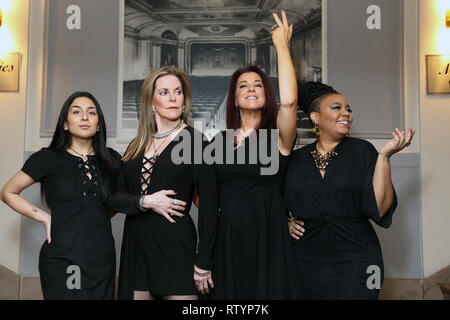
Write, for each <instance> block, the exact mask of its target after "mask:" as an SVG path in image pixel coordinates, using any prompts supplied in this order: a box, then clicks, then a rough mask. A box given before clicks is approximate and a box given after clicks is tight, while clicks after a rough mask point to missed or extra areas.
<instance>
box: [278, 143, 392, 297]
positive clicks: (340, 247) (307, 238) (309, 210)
mask: <svg viewBox="0 0 450 320" xmlns="http://www.w3.org/2000/svg"><path fill="white" fill-rule="evenodd" d="M314 150H316V143H315V142H314V143H312V144H310V145H307V146H305V147H303V148H301V149H299V150H296V151H294V152H293V154H292V157H291V160H290V163H289V168H288V171H287V174H286V180H285V185H284V199H285V204H286V209H287V210H290V211H291V212H292V215H293V217H294V218H296V219H299V220H303V221H304V222H305V225H304V228H305V233H304V236H303V237H301V238H300V240H295V239H291V241H292V243H293V245H294V248H295V254H296V258H297V265H298V274H299V276H300V280H301V281H300V283H301V285H302V292H303V297H304V298H305V299H376V298H377V297H378V294H379V291H380V290H379V288H380V287H381V285H382V282H383V276H384V271H383V270H384V269H383V256H382V254H381V248H380V243H379V241H378V238H377V235H376V233H375V230H374V229H373V227H372V225H371V223H370V222H369V219H371V220H373V221H374V222H375V223H376V224H378V225H380V226H382V227H384V228H388V227H389V226H390V224H391V221H392V214H393V213H394V210H395V208H396V206H397V198H396V195H395V192H394V200H393V202H392V205H391V207H390V208H389V210H388V211H387V212H386V214H385V215H384V216H383V218H380V217H379V215H378V207H377V203H376V199H375V193H374V189H373V183H372V181H373V174H374V170H375V164H376V161H377V157H378V152H377V150H376V149H375V148H374V147H373V146H372V145H371V144H370V143H369V142H367V141H364V140H361V139H355V138H350V137H347V138H344V139H343V140H342V141H341V142H340V143H339V144H338V145H337V146H336V148H335V149H334V150H335V152H336V153H337V155H335V156H334V157H332V159H331V160H330V161H329V164H328V166H327V167H326V171H325V176H324V178H322V175H321V173H320V171H319V169H318V168H317V167H316V163H315V162H314V158H313V156H312V154H311V152H314ZM375 270H376V271H375ZM376 272H378V274H376ZM371 276H373V277H372V278H370V277H371ZM375 277H379V279H375ZM369 278H370V279H369ZM377 280H378V285H379V286H378V285H377ZM368 283H369V286H368V285H367V284H368ZM377 287H378V288H377Z"/></svg>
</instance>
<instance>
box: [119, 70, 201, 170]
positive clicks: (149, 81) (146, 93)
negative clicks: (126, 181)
mask: <svg viewBox="0 0 450 320" xmlns="http://www.w3.org/2000/svg"><path fill="white" fill-rule="evenodd" d="M167 75H174V76H175V77H177V78H178V80H180V82H181V86H182V87H183V96H184V106H185V108H184V112H183V115H182V118H183V121H184V122H185V123H186V124H189V111H190V110H191V107H192V94H191V86H190V84H189V77H188V75H187V74H186V73H185V72H184V71H182V70H180V69H178V68H177V67H175V66H166V67H162V68H159V69H158V70H155V71H153V72H152V73H150V74H149V75H148V77H147V78H146V79H145V81H144V84H143V85H142V90H141V116H140V118H139V126H138V131H137V135H136V137H135V138H134V139H133V141H131V143H130V145H129V146H128V148H127V150H126V151H125V155H124V157H123V158H122V160H123V161H124V162H127V161H131V160H133V159H135V158H136V157H137V156H138V155H139V154H140V153H141V152H143V151H144V150H145V147H146V146H147V144H148V143H149V142H150V140H151V139H152V134H153V133H155V132H156V131H157V129H158V128H157V126H156V121H155V114H153V113H152V100H153V94H154V93H155V87H156V81H157V80H158V79H159V78H161V77H163V76H167Z"/></svg>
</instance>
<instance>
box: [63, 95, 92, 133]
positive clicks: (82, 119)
mask: <svg viewBox="0 0 450 320" xmlns="http://www.w3.org/2000/svg"><path fill="white" fill-rule="evenodd" d="M98 121H99V118H98V113H97V108H96V106H95V104H94V102H93V101H92V100H91V99H89V98H87V97H78V98H76V99H75V100H73V102H72V104H71V105H70V107H69V112H68V114H67V120H66V122H65V123H64V127H65V128H64V129H66V128H67V130H68V131H69V132H70V134H71V135H72V136H74V137H77V138H80V139H92V137H93V136H94V135H95V134H96V133H97V129H98V125H99V124H98Z"/></svg>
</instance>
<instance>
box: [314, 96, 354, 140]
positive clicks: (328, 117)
mask: <svg viewBox="0 0 450 320" xmlns="http://www.w3.org/2000/svg"><path fill="white" fill-rule="evenodd" d="M311 120H312V121H313V122H314V124H318V125H319V130H320V135H321V136H323V135H326V136H329V137H332V138H334V139H342V138H343V137H345V136H346V135H348V134H349V133H350V128H351V125H352V122H353V116H352V110H351V108H350V105H349V104H348V102H347V100H346V99H345V98H344V96H342V95H340V94H330V95H328V96H325V97H324V98H322V101H320V112H311Z"/></svg>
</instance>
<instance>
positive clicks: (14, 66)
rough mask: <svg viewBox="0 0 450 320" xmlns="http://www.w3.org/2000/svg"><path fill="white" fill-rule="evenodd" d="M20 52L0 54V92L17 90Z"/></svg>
mask: <svg viewBox="0 0 450 320" xmlns="http://www.w3.org/2000/svg"><path fill="white" fill-rule="evenodd" d="M19 74H20V53H19V52H10V53H5V54H0V92H18V91H19Z"/></svg>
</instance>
